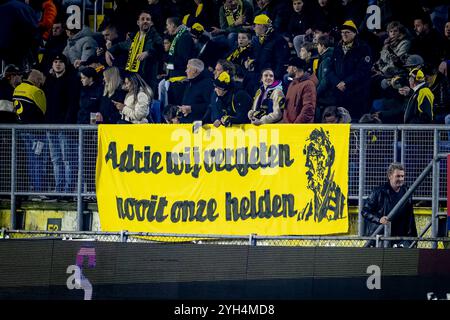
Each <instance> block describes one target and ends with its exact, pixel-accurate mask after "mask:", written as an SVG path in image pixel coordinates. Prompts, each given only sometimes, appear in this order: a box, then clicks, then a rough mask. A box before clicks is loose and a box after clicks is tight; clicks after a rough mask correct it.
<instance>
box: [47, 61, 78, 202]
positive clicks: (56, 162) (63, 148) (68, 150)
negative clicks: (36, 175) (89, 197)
mask: <svg viewBox="0 0 450 320" xmlns="http://www.w3.org/2000/svg"><path fill="white" fill-rule="evenodd" d="M69 67H70V66H69V64H68V62H67V58H66V57H65V56H64V55H62V54H59V55H56V56H54V58H53V61H52V68H51V70H50V74H49V75H48V77H47V79H46V81H45V85H44V92H45V94H46V97H47V112H46V113H45V119H44V121H45V123H51V124H73V123H76V122H77V112H78V103H79V101H80V92H79V91H80V85H79V82H78V81H77V78H76V75H75V74H74V73H72V72H71V71H70V70H71V69H70V68H69ZM47 141H48V143H49V150H50V159H51V161H52V164H53V177H54V179H55V190H54V191H55V192H65V193H69V192H73V191H74V186H75V184H74V182H75V177H74V173H75V170H74V167H76V152H75V150H76V148H77V147H76V145H77V141H76V139H75V137H74V136H73V135H71V134H69V132H67V131H64V130H49V131H47ZM74 155H75V156H74Z"/></svg>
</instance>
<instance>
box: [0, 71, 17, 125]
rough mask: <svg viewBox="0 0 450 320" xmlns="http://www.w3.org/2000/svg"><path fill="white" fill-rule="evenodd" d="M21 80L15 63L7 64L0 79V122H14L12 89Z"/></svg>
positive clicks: (15, 119) (15, 120)
mask: <svg viewBox="0 0 450 320" xmlns="http://www.w3.org/2000/svg"><path fill="white" fill-rule="evenodd" d="M21 82H22V72H21V71H20V70H19V68H17V67H16V66H15V65H13V64H10V65H7V66H6V68H5V70H4V72H3V75H2V78H1V79H0V122H1V123H15V122H17V117H16V114H15V112H14V105H13V93H14V89H15V88H16V87H17V86H18V85H19V84H20V83H21Z"/></svg>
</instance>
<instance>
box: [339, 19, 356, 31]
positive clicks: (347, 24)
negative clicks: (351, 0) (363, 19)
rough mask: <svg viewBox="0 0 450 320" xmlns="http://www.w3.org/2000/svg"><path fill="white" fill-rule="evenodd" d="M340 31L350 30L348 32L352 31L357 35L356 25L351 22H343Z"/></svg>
mask: <svg viewBox="0 0 450 320" xmlns="http://www.w3.org/2000/svg"><path fill="white" fill-rule="evenodd" d="M340 29H341V30H350V31H353V32H354V33H358V29H357V28H356V24H355V23H354V22H353V21H352V20H347V21H345V22H344V23H343V24H342V26H341V28H340Z"/></svg>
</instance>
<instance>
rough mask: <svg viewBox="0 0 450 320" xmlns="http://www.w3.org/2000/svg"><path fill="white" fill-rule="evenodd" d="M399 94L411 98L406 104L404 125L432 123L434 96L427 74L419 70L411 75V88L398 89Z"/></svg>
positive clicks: (413, 71)
mask: <svg viewBox="0 0 450 320" xmlns="http://www.w3.org/2000/svg"><path fill="white" fill-rule="evenodd" d="M398 91H399V93H400V94H401V95H404V96H409V99H408V101H407V103H406V108H405V116H404V123H406V124H409V123H432V121H433V102H434V94H433V92H431V90H430V89H429V88H428V86H427V83H426V81H425V74H424V73H423V71H422V70H421V69H419V68H414V69H413V70H411V72H410V73H409V88H408V87H403V88H400V89H398Z"/></svg>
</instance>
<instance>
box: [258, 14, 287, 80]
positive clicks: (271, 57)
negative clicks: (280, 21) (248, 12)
mask: <svg viewBox="0 0 450 320" xmlns="http://www.w3.org/2000/svg"><path fill="white" fill-rule="evenodd" d="M253 23H254V24H255V27H254V29H255V33H256V36H257V37H258V39H257V40H256V41H255V42H254V43H253V48H254V54H255V57H256V60H255V72H261V71H262V70H263V69H266V68H270V69H272V70H273V71H274V73H275V79H282V78H283V75H284V71H285V69H284V68H285V64H286V63H287V61H288V60H289V56H290V50H289V46H288V42H287V41H286V40H285V39H284V38H283V37H282V36H281V35H279V34H278V33H276V32H274V29H273V27H272V21H271V20H270V18H269V17H268V16H267V15H265V14H260V15H258V16H256V17H255V19H254V21H253Z"/></svg>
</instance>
